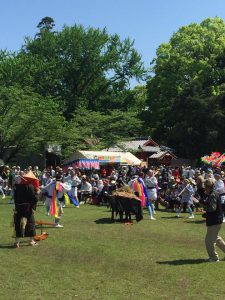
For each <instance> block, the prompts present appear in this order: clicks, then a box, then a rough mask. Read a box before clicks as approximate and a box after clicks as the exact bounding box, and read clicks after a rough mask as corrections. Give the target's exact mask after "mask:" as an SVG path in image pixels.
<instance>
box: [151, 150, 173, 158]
mask: <svg viewBox="0 0 225 300" xmlns="http://www.w3.org/2000/svg"><path fill="white" fill-rule="evenodd" d="M166 155H170V156H172V157H173V158H177V157H176V155H174V154H173V153H171V152H169V151H159V152H157V153H154V154H152V155H151V156H149V158H155V159H161V158H163V157H164V156H166Z"/></svg>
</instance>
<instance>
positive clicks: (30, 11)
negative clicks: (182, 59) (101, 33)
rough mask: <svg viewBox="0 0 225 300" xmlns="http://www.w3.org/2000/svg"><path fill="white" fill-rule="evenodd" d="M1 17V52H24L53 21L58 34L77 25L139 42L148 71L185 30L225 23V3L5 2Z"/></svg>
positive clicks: (151, 0) (206, 0)
mask: <svg viewBox="0 0 225 300" xmlns="http://www.w3.org/2000/svg"><path fill="white" fill-rule="evenodd" d="M0 16H1V17H0V49H8V50H13V51H16V50H19V49H20V47H21V46H22V44H23V41H24V37H25V36H30V37H33V36H34V35H35V33H36V32H37V28H36V26H37V24H38V23H39V21H40V20H41V19H42V18H43V17H45V16H50V17H52V18H53V19H54V20H55V23H56V29H57V30H61V29H62V26H63V25H69V26H70V25H74V24H75V23H77V24H83V25H84V26H86V27H88V26H92V27H98V28H104V27H106V28H107V29H108V32H109V33H111V34H113V33H118V34H119V35H120V36H121V38H126V37H130V38H131V39H134V40H135V48H136V49H137V50H138V52H139V53H140V54H141V55H142V58H143V61H144V64H145V66H146V67H148V66H149V63H150V61H151V60H152V59H153V58H154V57H155V51H156V49H157V47H158V46H159V45H160V44H161V43H162V42H167V41H169V39H170V37H171V35H172V34H173V33H174V32H176V31H177V30H178V29H179V27H181V26H183V25H188V24H190V23H192V22H198V23H199V22H201V21H202V20H204V19H205V18H207V17H215V16H219V17H221V18H223V19H224V20H225V0H186V1H184V0H32V1H31V0H6V1H4V0H2V1H1V15H0Z"/></svg>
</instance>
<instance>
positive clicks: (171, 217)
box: [161, 216, 183, 219]
mask: <svg viewBox="0 0 225 300" xmlns="http://www.w3.org/2000/svg"><path fill="white" fill-rule="evenodd" d="M161 218H162V219H182V218H183V217H179V218H178V217H177V216H169V217H161Z"/></svg>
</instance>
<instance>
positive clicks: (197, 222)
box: [184, 219, 205, 224]
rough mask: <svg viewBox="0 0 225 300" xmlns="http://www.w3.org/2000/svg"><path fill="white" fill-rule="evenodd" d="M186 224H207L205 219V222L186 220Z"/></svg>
mask: <svg viewBox="0 0 225 300" xmlns="http://www.w3.org/2000/svg"><path fill="white" fill-rule="evenodd" d="M184 222H185V223H195V224H203V223H205V219H204V220H195V221H194V220H193V219H192V220H190V221H189V220H186V221H184Z"/></svg>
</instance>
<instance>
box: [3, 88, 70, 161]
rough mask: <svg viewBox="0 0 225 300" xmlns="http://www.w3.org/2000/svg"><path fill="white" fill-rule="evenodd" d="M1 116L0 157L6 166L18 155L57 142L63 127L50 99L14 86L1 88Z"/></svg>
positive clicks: (57, 108)
mask: <svg viewBox="0 0 225 300" xmlns="http://www.w3.org/2000/svg"><path fill="white" fill-rule="evenodd" d="M0 115H1V123H0V157H1V158H4V160H5V162H6V163H7V162H8V161H10V160H11V159H12V158H14V157H15V156H16V155H18V154H19V153H26V152H30V151H38V150H39V149H40V148H41V147H44V145H45V144H46V143H49V142H53V143H54V142H57V141H58V140H59V138H60V136H61V134H62V131H63V126H64V125H65V121H64V118H63V117H62V114H61V112H60V109H59V107H58V106H57V105H56V104H55V103H54V101H53V100H52V99H51V98H43V97H41V96H40V95H38V94H36V93H33V92H31V91H30V90H28V89H27V90H21V89H20V88H16V87H11V88H7V87H1V88H0Z"/></svg>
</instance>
